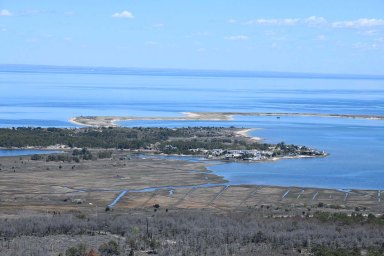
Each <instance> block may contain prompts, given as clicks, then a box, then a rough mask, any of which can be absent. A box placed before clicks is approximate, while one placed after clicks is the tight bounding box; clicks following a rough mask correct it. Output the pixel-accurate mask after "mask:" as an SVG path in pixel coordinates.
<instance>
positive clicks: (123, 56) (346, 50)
mask: <svg viewBox="0 0 384 256" xmlns="http://www.w3.org/2000/svg"><path fill="white" fill-rule="evenodd" d="M0 64H38V65H66V66H108V67H144V68H179V69H213V70H251V71H281V72H311V73H338V74H376V75H384V0H313V1H308V0H189V1H180V0H109V1H105V0H103V1H101V0H65V1H52V0H33V1H32V0H0Z"/></svg>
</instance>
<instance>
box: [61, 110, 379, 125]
mask: <svg viewBox="0 0 384 256" xmlns="http://www.w3.org/2000/svg"><path fill="white" fill-rule="evenodd" d="M181 114H182V115H183V116H180V117H134V116H78V117H72V118H70V119H69V120H68V121H69V122H71V123H73V124H75V125H80V126H94V127H117V126H120V125H119V124H117V122H120V121H151V120H152V121H231V120H234V116H255V117H257V116H273V117H276V118H280V117H281V116H285V117H287V116H302V117H331V118H350V119H367V120H384V116H380V115H359V114H356V115H355V114H321V113H319V114H318V113H277V112H276V113H272V112H249V113H246V112H182V113H181Z"/></svg>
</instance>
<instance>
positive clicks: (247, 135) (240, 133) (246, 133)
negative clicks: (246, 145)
mask: <svg viewBox="0 0 384 256" xmlns="http://www.w3.org/2000/svg"><path fill="white" fill-rule="evenodd" d="M256 130H260V129H259V128H246V129H243V130H240V131H237V132H235V134H236V135H237V136H240V137H244V138H248V139H251V140H254V141H257V142H260V141H262V140H263V138H261V137H256V136H252V135H251V134H250V133H251V132H253V131H256Z"/></svg>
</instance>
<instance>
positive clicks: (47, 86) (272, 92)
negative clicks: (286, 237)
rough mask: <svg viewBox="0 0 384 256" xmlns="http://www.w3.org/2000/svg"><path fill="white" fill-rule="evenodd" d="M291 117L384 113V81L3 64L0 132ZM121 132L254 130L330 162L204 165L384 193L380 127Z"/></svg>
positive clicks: (282, 123) (225, 172) (234, 176)
mask: <svg viewBox="0 0 384 256" xmlns="http://www.w3.org/2000/svg"><path fill="white" fill-rule="evenodd" d="M182 112H287V113H295V112H300V113H318V114H356V115H360V114H363V115H383V116H384V77H382V76H360V75H326V74H320V75H319V74H301V73H296V74H291V73H274V72H245V71H199V70H194V71H188V70H165V69H164V70H160V69H128V68H76V67H51V66H20V65H0V127H17V126H32V127H36V126H41V127H51V126H53V127H76V125H73V124H71V123H69V122H68V119H69V118H71V117H74V116H81V115H82V116H89V115H105V116H109V115H113V116H143V117H148V116H158V117H161V116H164V117H174V116H181V115H182V114H181V113H182ZM120 124H121V125H123V126H163V127H183V126H200V125H203V126H236V127H247V128H260V129H257V130H254V131H253V132H252V134H253V135H254V136H257V137H262V138H263V139H265V141H267V142H280V141H284V142H286V143H290V144H291V143H292V144H299V145H305V146H309V147H313V148H317V149H319V150H324V151H326V152H328V153H330V156H328V157H326V158H317V159H289V160H281V161H276V162H264V163H225V164H220V165H215V166H212V167H210V168H211V170H212V171H213V172H215V173H216V174H218V175H221V176H223V177H225V178H226V179H227V180H228V181H229V184H262V185H281V186H300V187H326V188H339V189H352V188H359V189H384V178H382V177H383V175H384V161H383V160H381V159H382V156H383V155H384V121H383V120H369V119H346V118H331V117H299V116H287V117H281V118H280V119H277V118H276V117H249V116H248V117H245V116H236V117H235V119H234V120H233V121H219V122H213V121H128V122H127V121H125V122H121V123H120Z"/></svg>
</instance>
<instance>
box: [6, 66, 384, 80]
mask: <svg viewBox="0 0 384 256" xmlns="http://www.w3.org/2000/svg"><path fill="white" fill-rule="evenodd" d="M23 68H27V69H28V68H35V70H24V69H23ZM68 69H73V70H72V71H75V72H74V73H75V74H108V75H151V76H170V75H172V76H201V77H260V78H301V79H361V80H384V75H378V74H345V73H314V72H292V71H261V70H226V69H194V68H150V67H112V66H76V65H49V64H0V73H6V72H15V73H16V72H20V73H21V72H23V73H70V72H68V71H69V70H68ZM106 71H108V72H106Z"/></svg>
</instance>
